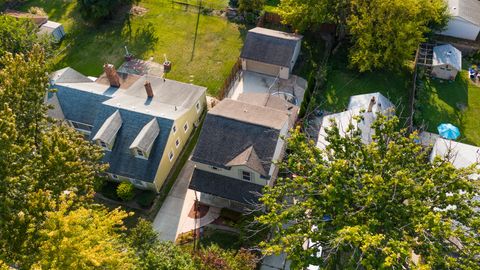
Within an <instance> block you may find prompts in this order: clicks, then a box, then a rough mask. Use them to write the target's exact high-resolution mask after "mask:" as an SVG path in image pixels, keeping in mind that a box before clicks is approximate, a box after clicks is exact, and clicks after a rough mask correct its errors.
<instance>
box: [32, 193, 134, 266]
mask: <svg viewBox="0 0 480 270" xmlns="http://www.w3.org/2000/svg"><path fill="white" fill-rule="evenodd" d="M72 194H73V193H72ZM69 196H70V195H65V196H62V200H61V202H60V204H59V205H58V207H57V208H56V209H54V210H53V211H49V212H47V213H46V219H45V222H44V223H43V224H42V226H41V229H40V231H39V234H38V236H39V238H38V239H37V241H38V242H39V250H38V252H36V256H35V258H34V259H35V263H34V265H33V268H34V269H52V270H57V269H58V270H61V269H79V270H81V269H126V270H128V269H135V263H136V262H135V260H134V256H133V253H132V252H131V249H130V248H129V246H128V245H127V243H126V242H125V241H123V231H124V230H125V227H124V226H123V219H124V218H125V217H127V216H128V214H127V213H125V212H124V211H121V210H118V209H115V210H113V211H107V210H105V209H102V208H100V209H91V208H90V209H87V208H83V207H80V208H77V209H74V210H72V209H71V208H72V207H74V205H72V202H71V201H70V199H71V198H69ZM73 196H74V195H73Z"/></svg>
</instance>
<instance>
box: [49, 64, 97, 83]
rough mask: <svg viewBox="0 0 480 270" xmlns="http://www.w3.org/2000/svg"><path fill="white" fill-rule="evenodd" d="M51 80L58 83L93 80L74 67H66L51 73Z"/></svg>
mask: <svg viewBox="0 0 480 270" xmlns="http://www.w3.org/2000/svg"><path fill="white" fill-rule="evenodd" d="M50 82H51V83H52V84H56V83H80V82H93V81H92V80H91V79H89V78H88V77H87V76H85V75H83V74H81V73H80V72H78V71H76V70H74V69H73V68H70V67H66V68H62V69H60V70H57V71H55V72H53V73H52V74H51V75H50Z"/></svg>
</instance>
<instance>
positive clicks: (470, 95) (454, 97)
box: [416, 65, 480, 146]
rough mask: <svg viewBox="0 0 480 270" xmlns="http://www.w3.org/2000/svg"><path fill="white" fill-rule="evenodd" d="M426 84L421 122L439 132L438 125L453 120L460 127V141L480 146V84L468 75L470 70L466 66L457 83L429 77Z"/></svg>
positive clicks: (420, 101)
mask: <svg viewBox="0 0 480 270" xmlns="http://www.w3.org/2000/svg"><path fill="white" fill-rule="evenodd" d="M467 66H468V65H466V66H465V68H466V67H467ZM424 85H425V90H423V91H422V92H420V93H419V95H422V96H421V97H419V101H418V105H417V111H416V114H418V116H417V117H416V118H417V119H418V120H417V121H416V122H418V123H417V124H420V125H422V124H423V125H424V127H425V128H426V129H427V130H428V131H430V132H434V133H438V131H437V126H438V125H440V124H441V123H452V124H454V125H456V126H457V127H458V128H459V129H460V133H461V137H460V138H459V139H458V140H459V141H461V142H465V143H469V144H474V145H477V146H480V87H479V86H476V85H475V84H474V83H473V82H472V81H471V80H470V79H469V78H468V71H467V70H465V69H464V70H463V71H462V72H461V73H459V74H458V75H457V78H456V80H455V81H453V82H448V81H442V80H438V79H427V80H425V81H424Z"/></svg>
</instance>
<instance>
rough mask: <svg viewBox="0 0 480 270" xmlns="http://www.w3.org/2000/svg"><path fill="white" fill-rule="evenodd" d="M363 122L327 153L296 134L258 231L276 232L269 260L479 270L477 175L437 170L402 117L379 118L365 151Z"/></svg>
mask: <svg viewBox="0 0 480 270" xmlns="http://www.w3.org/2000/svg"><path fill="white" fill-rule="evenodd" d="M356 121H362V119H361V117H359V118H358V119H357V120H356ZM356 121H354V123H353V124H352V125H350V127H348V129H347V135H346V136H345V137H343V136H341V135H340V132H339V128H338V127H337V126H336V125H335V124H334V123H333V124H332V127H331V128H329V129H327V138H326V139H327V142H328V143H329V144H328V146H326V148H325V149H324V150H321V149H319V148H317V147H316V146H315V143H314V142H313V141H308V140H307V139H306V137H305V135H304V134H302V133H300V132H299V130H298V129H297V130H295V132H293V134H292V136H291V138H289V139H288V142H287V145H288V153H289V154H288V156H287V158H286V160H285V161H284V162H283V163H282V164H281V168H282V171H284V172H285V174H286V175H287V176H285V177H280V178H279V179H278V180H277V183H276V185H275V186H274V187H268V188H266V192H265V195H264V196H263V198H261V201H262V202H263V204H264V207H265V213H264V214H262V215H261V216H260V217H259V218H258V219H257V221H258V222H260V223H261V224H264V225H268V226H270V227H271V228H272V229H273V230H274V232H275V233H274V234H273V237H272V239H270V240H269V241H267V242H264V243H263V246H264V248H265V250H266V251H267V252H270V253H271V252H275V253H278V252H282V251H285V252H286V253H287V254H288V256H289V258H290V259H291V260H292V261H293V263H294V265H295V266H296V267H298V268H300V267H305V266H308V265H310V264H311V265H318V266H320V267H321V268H322V269H392V268H393V269H412V268H421V269H477V268H478V265H479V263H480V258H479V257H478V254H480V242H479V239H478V233H479V232H480V231H479V230H480V218H479V214H480V213H478V212H475V211H474V207H475V206H478V202H476V203H475V202H474V201H472V198H473V196H474V195H475V194H478V193H479V191H480V190H479V188H478V185H477V183H475V181H472V180H471V176H472V175H473V174H474V173H478V169H475V167H473V166H474V165H472V166H471V167H469V168H464V169H457V168H455V167H454V166H453V165H452V164H451V163H450V162H448V160H445V159H444V158H438V157H437V158H436V159H435V160H434V161H433V162H430V161H429V156H430V150H431V149H429V148H424V147H422V146H421V145H420V144H418V143H417V142H416V141H417V136H416V134H411V135H406V131H405V130H400V131H399V130H398V129H397V127H398V119H397V118H396V117H394V118H392V119H386V118H385V117H383V116H381V115H379V116H378V119H377V121H376V122H375V123H374V124H373V129H374V134H376V135H374V136H373V142H372V143H371V144H369V145H365V144H363V143H362V140H361V133H360V131H359V130H358V129H355V128H354V125H356V124H357V123H358V122H356ZM344 128H345V127H344ZM306 243H309V246H308V248H306V245H305V244H306ZM320 252H321V253H320ZM319 254H321V256H319ZM418 256H419V257H418ZM416 258H419V259H416Z"/></svg>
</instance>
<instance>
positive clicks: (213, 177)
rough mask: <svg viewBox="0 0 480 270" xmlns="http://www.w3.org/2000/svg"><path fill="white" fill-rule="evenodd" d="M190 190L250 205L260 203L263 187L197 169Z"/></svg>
mask: <svg viewBox="0 0 480 270" xmlns="http://www.w3.org/2000/svg"><path fill="white" fill-rule="evenodd" d="M189 188H190V189H193V190H197V191H200V192H203V193H208V194H211V195H215V196H218V197H222V198H225V199H228V200H234V201H237V202H241V203H244V204H250V203H257V202H258V198H259V194H261V193H262V189H263V186H261V185H257V184H254V183H251V182H247V181H242V180H238V179H235V178H230V177H227V176H223V175H219V174H216V173H211V172H207V171H203V170H199V169H195V170H194V171H193V175H192V179H191V181H190V185H189Z"/></svg>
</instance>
